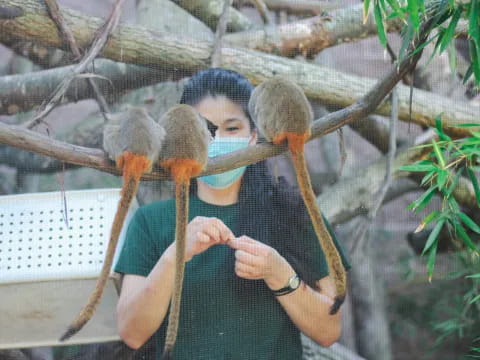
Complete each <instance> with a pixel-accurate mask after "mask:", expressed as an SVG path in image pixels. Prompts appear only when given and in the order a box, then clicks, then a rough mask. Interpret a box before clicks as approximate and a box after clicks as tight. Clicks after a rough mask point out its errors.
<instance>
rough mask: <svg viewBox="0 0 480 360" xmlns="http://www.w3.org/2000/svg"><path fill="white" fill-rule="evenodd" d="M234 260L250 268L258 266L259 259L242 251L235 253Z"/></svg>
mask: <svg viewBox="0 0 480 360" xmlns="http://www.w3.org/2000/svg"><path fill="white" fill-rule="evenodd" d="M235 259H237V262H240V263H242V264H246V265H250V266H257V265H259V264H260V259H259V258H258V256H256V255H254V254H251V253H248V252H246V251H243V250H237V251H235Z"/></svg>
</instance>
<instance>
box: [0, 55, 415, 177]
mask: <svg viewBox="0 0 480 360" xmlns="http://www.w3.org/2000/svg"><path fill="white" fill-rule="evenodd" d="M419 56H420V52H419V53H417V55H415V56H413V57H412V58H410V59H408V60H405V61H403V62H402V63H401V64H399V65H398V67H396V66H392V68H391V70H390V71H389V72H388V73H387V74H386V75H385V76H384V78H383V79H382V80H381V81H379V82H378V83H377V84H376V85H375V86H373V88H372V89H371V90H370V91H369V92H368V93H367V94H366V95H365V96H364V97H363V98H361V99H360V100H358V101H357V102H356V103H354V104H352V105H351V106H349V107H347V108H345V109H342V110H339V111H337V112H334V113H330V114H328V115H326V116H325V117H323V118H322V120H318V121H316V122H314V124H313V125H312V128H311V132H312V136H311V137H310V140H311V139H314V138H316V137H319V136H321V135H324V134H327V133H329V132H331V131H334V130H336V129H338V128H340V127H341V126H343V125H345V124H347V123H348V122H351V121H354V120H356V119H359V118H363V117H365V116H366V115H368V114H369V113H370V112H372V111H374V110H375V108H376V107H377V106H378V105H379V104H380V102H381V101H382V100H383V98H384V97H385V96H386V95H387V94H388V93H389V92H390V90H391V89H392V88H393V87H394V86H395V84H396V83H398V81H399V80H400V79H401V78H402V77H403V76H404V75H405V73H406V72H408V71H409V69H411V68H412V67H413V66H415V64H416V61H417V60H418V58H419ZM0 143H2V144H5V145H10V146H13V147H17V148H20V149H23V150H27V151H33V152H36V153H39V154H42V155H47V156H51V157H55V158H57V159H58V160H61V161H66V162H69V163H72V164H76V165H83V166H88V167H92V168H96V169H99V170H103V171H108V172H114V173H117V174H118V171H117V170H116V169H114V168H112V163H111V162H109V161H108V160H107V158H106V156H105V154H104V153H103V152H102V151H101V150H98V149H90V148H81V147H79V146H75V145H71V144H67V143H64V142H61V141H58V140H54V139H50V138H48V137H46V136H44V135H41V134H38V133H35V132H32V131H28V130H25V129H22V128H20V127H18V126H9V125H6V124H0ZM285 150H286V147H285V146H274V145H272V144H270V143H261V144H257V145H255V146H249V147H248V148H246V149H243V150H240V151H236V152H234V153H230V154H226V155H223V156H219V157H217V158H215V159H213V160H212V161H210V162H209V164H208V166H207V169H206V170H205V171H204V172H203V173H202V174H201V175H206V174H211V173H218V172H223V171H226V170H229V169H233V168H237V167H240V166H244V165H249V164H252V163H255V162H258V161H261V160H264V159H266V158H268V157H270V156H274V155H278V154H279V153H281V152H283V151H285ZM166 176H167V175H166V174H165V173H164V172H163V171H158V173H157V172H156V171H154V172H153V173H152V174H148V175H145V178H165V177H166Z"/></svg>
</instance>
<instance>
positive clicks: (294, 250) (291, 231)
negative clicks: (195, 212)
mask: <svg viewBox="0 0 480 360" xmlns="http://www.w3.org/2000/svg"><path fill="white" fill-rule="evenodd" d="M252 90H253V86H252V84H251V83H250V82H249V81H248V80H247V79H246V78H245V77H243V76H242V75H240V74H239V73H236V72H234V71H231V70H226V69H221V68H211V69H207V70H202V71H200V72H198V73H196V74H195V75H194V76H193V77H192V78H190V80H189V81H188V82H187V84H186V85H185V88H184V92H183V95H182V98H181V100H180V102H181V103H183V104H189V105H192V106H194V105H196V104H198V103H199V102H200V101H201V100H203V99H204V98H205V97H207V96H211V97H216V96H222V95H224V96H225V97H227V98H228V99H229V100H231V101H233V102H234V103H235V104H238V105H239V106H241V108H242V109H243V111H244V113H245V114H246V115H247V117H248V119H249V121H250V126H251V129H254V128H255V124H254V123H253V121H252V119H251V117H250V114H249V112H248V100H249V99H250V95H251V92H252ZM191 191H192V193H196V181H192V184H191ZM238 202H239V213H240V214H239V215H240V218H239V222H240V223H239V224H238V225H239V231H240V233H241V234H245V235H248V236H250V237H251V238H253V239H256V240H259V241H263V242H264V243H267V244H268V245H270V246H272V247H273V248H275V249H276V250H277V251H278V252H279V253H280V254H281V255H282V256H283V257H285V259H286V260H287V261H288V262H289V263H290V265H292V267H293V268H294V269H295V271H296V272H297V273H298V274H299V276H300V277H301V278H302V280H304V281H305V282H306V283H307V284H308V285H310V286H312V287H314V288H316V284H315V282H316V281H317V280H318V279H319V276H318V275H317V274H316V273H315V272H314V270H313V266H312V263H313V259H312V254H311V252H310V251H307V246H306V245H305V244H304V243H303V242H302V239H301V238H300V237H299V234H301V232H302V229H304V228H305V226H306V225H307V223H308V221H309V218H308V215H307V211H306V208H305V205H304V203H303V200H302V198H301V197H300V195H299V193H298V192H297V191H296V190H295V189H293V188H292V187H291V186H290V185H289V184H288V183H287V182H286V181H285V180H284V179H283V178H282V177H280V178H279V179H278V181H276V180H275V179H274V178H273V176H272V175H271V174H270V171H269V169H268V166H267V164H266V162H265V161H260V162H258V163H256V164H252V165H249V166H248V167H247V169H246V171H245V174H244V175H243V179H242V184H241V186H240V192H239V196H238ZM272 234H274V236H272ZM250 283H251V282H250ZM245 285H246V286H248V282H245Z"/></svg>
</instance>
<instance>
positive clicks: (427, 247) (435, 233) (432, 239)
mask: <svg viewBox="0 0 480 360" xmlns="http://www.w3.org/2000/svg"><path fill="white" fill-rule="evenodd" d="M445 221H446V219H445V218H441V219H440V220H439V221H438V222H437V224H436V225H435V227H434V228H433V230H432V232H431V233H430V235H428V239H427V243H426V244H425V247H424V248H423V251H422V256H423V255H424V254H425V253H426V252H427V251H428V250H430V248H431V247H432V246H433V244H434V243H435V242H436V241H437V240H438V234H440V230H442V227H443V225H444V224H445Z"/></svg>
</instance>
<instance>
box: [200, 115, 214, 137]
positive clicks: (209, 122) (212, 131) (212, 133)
mask: <svg viewBox="0 0 480 360" xmlns="http://www.w3.org/2000/svg"><path fill="white" fill-rule="evenodd" d="M203 119H205V121H206V123H207V127H208V131H209V132H210V135H212V138H214V137H215V133H216V132H217V129H218V126H217V125H215V124H214V123H212V122H211V121H210V120H208V119H207V118H203Z"/></svg>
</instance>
